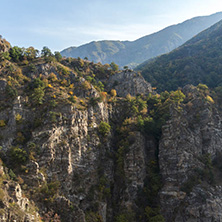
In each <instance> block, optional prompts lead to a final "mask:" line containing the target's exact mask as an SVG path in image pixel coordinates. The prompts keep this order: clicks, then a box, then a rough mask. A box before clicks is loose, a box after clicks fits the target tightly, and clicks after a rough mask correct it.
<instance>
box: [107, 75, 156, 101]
mask: <svg viewBox="0 0 222 222" xmlns="http://www.w3.org/2000/svg"><path fill="white" fill-rule="evenodd" d="M111 89H115V90H116V92H117V95H118V96H121V97H125V96H126V95H128V94H130V95H131V96H136V95H138V94H144V95H148V94H149V93H150V92H152V87H151V85H150V84H149V83H148V82H146V81H145V80H144V78H143V77H142V76H141V75H140V74H139V73H137V72H133V71H123V72H120V73H116V74H115V75H113V76H111V77H110V78H109V80H108V84H107V90H108V91H110V90H111Z"/></svg>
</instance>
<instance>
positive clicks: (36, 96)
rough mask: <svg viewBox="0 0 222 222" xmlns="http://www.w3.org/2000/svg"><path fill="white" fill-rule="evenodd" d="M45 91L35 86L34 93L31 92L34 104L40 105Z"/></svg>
mask: <svg viewBox="0 0 222 222" xmlns="http://www.w3.org/2000/svg"><path fill="white" fill-rule="evenodd" d="M44 95H45V92H44V90H43V88H42V87H39V88H35V89H34V93H33V94H32V99H33V101H34V103H35V104H37V105H40V104H42V103H43V98H44Z"/></svg>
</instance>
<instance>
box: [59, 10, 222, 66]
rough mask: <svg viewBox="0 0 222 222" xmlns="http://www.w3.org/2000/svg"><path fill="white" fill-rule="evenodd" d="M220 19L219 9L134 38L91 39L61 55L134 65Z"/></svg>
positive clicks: (166, 49) (221, 17)
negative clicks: (124, 39)
mask: <svg viewBox="0 0 222 222" xmlns="http://www.w3.org/2000/svg"><path fill="white" fill-rule="evenodd" d="M221 19H222V12H219V13H216V14H213V15H210V16H201V17H195V18H192V19H189V20H187V21H185V22H183V23H180V24H177V25H172V26H169V27H167V28H165V29H163V30H161V31H159V32H156V33H154V34H151V35H147V36H144V37H142V38H139V39H137V40H135V41H131V42H130V41H98V42H95V41H94V42H91V43H88V44H85V45H81V46H79V47H70V48H67V49H64V50H63V51H61V54H62V55H63V56H66V57H74V58H77V57H80V58H85V57H87V58H88V59H89V60H90V61H94V62H101V63H103V64H105V63H108V64H110V63H111V62H115V63H116V64H118V65H119V66H121V67H123V66H125V65H127V66H129V67H135V66H136V65H138V64H140V63H142V62H144V61H146V60H148V59H150V58H153V57H156V56H158V55H161V54H164V53H168V52H170V51H172V50H173V49H175V48H177V47H178V46H180V45H182V44H183V43H185V42H186V41H187V40H189V39H191V38H192V37H194V36H195V35H196V34H198V33H199V32H201V31H203V30H205V29H207V28H209V27H210V26H211V25H213V24H215V23H216V22H218V21H219V20H221Z"/></svg>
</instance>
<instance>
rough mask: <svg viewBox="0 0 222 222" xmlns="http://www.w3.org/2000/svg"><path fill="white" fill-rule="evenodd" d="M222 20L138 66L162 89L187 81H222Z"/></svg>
mask: <svg viewBox="0 0 222 222" xmlns="http://www.w3.org/2000/svg"><path fill="white" fill-rule="evenodd" d="M221 42H222V21H220V22H218V23H217V24H215V25H214V26H212V27H210V28H209V29H207V30H205V31H203V32H201V33H200V34H198V35H197V36H196V37H194V38H192V39H191V40H189V41H188V42H186V43H185V44H184V45H183V46H181V47H179V48H177V49H175V50H174V51H173V52H171V53H169V54H165V55H162V56H160V57H157V58H156V59H154V60H153V61H148V62H146V63H143V64H142V65H140V66H138V67H137V70H141V72H142V75H143V76H144V78H145V79H146V80H147V81H148V82H150V83H151V84H152V85H153V86H155V87H157V89H158V90H160V91H162V90H174V89H177V88H178V87H183V86H185V85H186V84H194V85H197V84H199V83H204V84H207V85H208V86H209V87H211V88H214V87H217V86H221V84H222V73H221V69H222V44H221Z"/></svg>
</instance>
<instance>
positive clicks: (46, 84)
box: [0, 55, 222, 222]
mask: <svg viewBox="0 0 222 222" xmlns="http://www.w3.org/2000/svg"><path fill="white" fill-rule="evenodd" d="M9 56H10V55H9ZM0 71H1V77H0V92H1V93H0V98H1V100H0V155H1V159H2V161H3V163H4V164H2V165H1V168H0V173H1V174H0V178H1V180H0V208H1V209H0V215H1V220H2V221H12V220H16V221H27V222H28V221H65V222H68V221H70V222H72V221H76V222H89V221H90V222H98V221H100V222H113V221H115V222H125V221H130V222H131V221H132V222H134V221H141V222H146V221H148V222H150V221H152V222H153V221H158V222H163V221H166V222H171V221H176V222H182V221H201V222H202V221H221V212H222V209H221V206H222V196H221V189H222V188H221V180H220V178H221V172H220V171H221V143H222V141H221V134H222V128H221V106H220V103H219V101H220V98H221V97H220V95H221V94H220V93H218V92H219V91H212V92H210V90H209V89H208V87H207V86H206V85H203V84H199V85H198V86H197V87H194V86H191V85H189V86H186V87H184V88H183V89H178V90H177V91H172V92H163V93H161V94H157V93H155V92H153V91H152V88H151V85H150V84H149V83H147V82H145V81H144V79H143V78H142V77H141V75H139V74H138V73H136V72H127V71H125V72H119V73H114V72H113V71H111V70H110V68H109V67H107V66H103V65H101V64H94V63H90V62H88V61H83V60H81V59H63V60H62V61H60V62H59V61H56V60H55V59H54V58H43V57H42V58H39V57H38V58H35V59H34V60H28V59H27V60H26V59H23V60H21V61H19V62H13V61H9V60H7V59H6V58H5V57H2V61H1V70H0ZM114 91H115V93H114ZM111 92H112V93H111Z"/></svg>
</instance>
